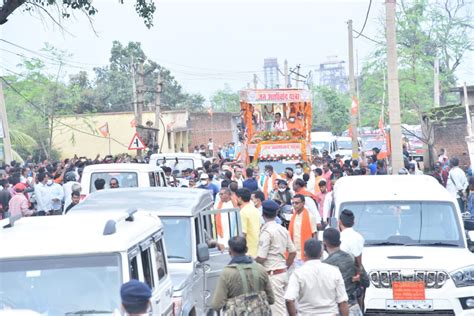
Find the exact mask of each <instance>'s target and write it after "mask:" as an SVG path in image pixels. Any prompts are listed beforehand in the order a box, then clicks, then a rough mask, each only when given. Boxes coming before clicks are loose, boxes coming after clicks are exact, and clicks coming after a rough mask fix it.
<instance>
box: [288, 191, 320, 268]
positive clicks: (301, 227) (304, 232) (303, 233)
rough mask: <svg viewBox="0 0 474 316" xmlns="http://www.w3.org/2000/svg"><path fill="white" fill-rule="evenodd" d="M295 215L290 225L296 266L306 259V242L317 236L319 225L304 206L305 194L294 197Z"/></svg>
mask: <svg viewBox="0 0 474 316" xmlns="http://www.w3.org/2000/svg"><path fill="white" fill-rule="evenodd" d="M292 204H293V209H294V212H293V216H292V217H291V220H290V225H289V226H288V232H289V233H290V237H291V240H292V241H293V243H294V244H295V247H296V260H295V263H296V266H297V267H298V266H300V265H301V264H302V263H303V259H304V251H303V250H304V243H305V241H306V240H308V239H310V238H312V237H316V236H317V226H316V221H315V220H314V217H313V216H311V214H310V212H309V211H308V209H307V208H306V207H305V206H304V204H305V196H304V195H302V194H296V195H295V196H294V197H293V202H292Z"/></svg>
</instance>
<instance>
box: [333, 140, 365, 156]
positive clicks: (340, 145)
mask: <svg viewBox="0 0 474 316" xmlns="http://www.w3.org/2000/svg"><path fill="white" fill-rule="evenodd" d="M357 144H358V147H359V155H360V154H361V152H362V140H361V138H360V137H358V140H357ZM337 154H339V155H341V159H342V161H346V160H352V138H351V137H345V136H341V137H337Z"/></svg>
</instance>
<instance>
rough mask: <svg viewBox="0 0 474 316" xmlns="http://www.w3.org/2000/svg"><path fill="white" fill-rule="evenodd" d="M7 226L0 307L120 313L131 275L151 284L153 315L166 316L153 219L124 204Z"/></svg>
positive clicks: (0, 234)
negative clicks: (123, 289)
mask: <svg viewBox="0 0 474 316" xmlns="http://www.w3.org/2000/svg"><path fill="white" fill-rule="evenodd" d="M11 223H12V221H11V219H5V220H2V221H1V222H0V244H1V245H2V246H1V248H2V251H0V280H1V281H0V311H2V310H8V311H9V312H12V310H13V311H15V310H22V311H29V312H30V313H33V312H36V313H38V315H86V314H87V315H97V314H100V315H121V313H120V305H121V299H120V287H121V285H122V284H123V283H125V282H128V281H129V280H131V279H137V280H140V281H142V282H145V283H147V284H148V285H149V286H150V288H151V289H152V297H151V304H152V309H153V315H166V316H168V315H173V300H172V294H173V286H172V283H171V278H170V274H169V272H168V261H167V255H166V249H165V245H164V240H163V226H162V224H161V221H160V219H159V218H158V217H156V216H154V215H150V214H148V213H141V212H136V210H128V211H125V209H124V211H123V212H115V213H100V212H97V213H93V214H68V216H42V217H26V218H21V219H19V220H17V221H15V222H13V225H11ZM8 226H12V227H8ZM22 315H28V314H22Z"/></svg>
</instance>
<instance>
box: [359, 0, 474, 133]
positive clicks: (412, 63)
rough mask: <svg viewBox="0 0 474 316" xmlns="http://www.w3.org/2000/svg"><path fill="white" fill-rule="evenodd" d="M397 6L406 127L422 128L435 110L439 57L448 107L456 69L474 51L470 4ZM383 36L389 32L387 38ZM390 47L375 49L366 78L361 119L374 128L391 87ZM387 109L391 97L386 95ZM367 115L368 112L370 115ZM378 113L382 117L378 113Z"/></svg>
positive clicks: (418, 0) (421, 1)
mask: <svg viewBox="0 0 474 316" xmlns="http://www.w3.org/2000/svg"><path fill="white" fill-rule="evenodd" d="M399 3H400V5H399V6H398V7H397V9H398V12H397V43H398V47H397V51H398V62H399V66H398V72H399V82H400V105H401V110H402V112H401V114H402V122H404V123H408V124H420V122H421V113H422V112H424V111H426V110H428V109H430V108H431V107H432V106H433V86H434V80H433V67H434V63H435V59H436V57H438V58H439V69H440V86H441V92H442V100H441V102H442V103H446V102H447V94H446V93H445V92H446V91H447V90H448V89H449V88H451V87H452V86H453V85H455V84H456V77H455V70H456V69H457V68H458V67H459V65H461V64H462V62H463V56H464V55H465V54H466V52H468V51H472V50H473V48H474V46H473V40H472V39H471V38H470V32H472V29H473V28H474V23H473V20H472V16H471V13H470V11H469V10H468V2H466V1H463V0H459V1H448V0H443V1H441V0H434V1H429V0H415V1H407V0H401V1H400V2H399ZM382 34H383V33H382ZM384 72H386V50H385V44H384V43H381V44H380V45H379V46H377V47H376V48H375V50H374V51H373V52H372V54H371V56H370V57H369V58H368V60H367V61H366V63H365V64H364V66H363V69H362V74H361V85H360V94H361V114H362V115H361V117H362V118H363V120H364V123H368V124H369V125H372V126H374V125H375V124H376V121H377V120H378V116H379V115H380V109H381V104H382V102H383V94H384V90H385V87H384V86H383V82H384V79H383V78H384ZM384 103H385V104H387V94H385V102H384ZM364 111H365V112H364ZM373 111H375V112H377V113H374V112H373Z"/></svg>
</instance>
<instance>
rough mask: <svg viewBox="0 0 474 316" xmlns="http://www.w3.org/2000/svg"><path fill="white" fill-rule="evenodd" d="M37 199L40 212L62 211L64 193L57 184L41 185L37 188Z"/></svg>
mask: <svg viewBox="0 0 474 316" xmlns="http://www.w3.org/2000/svg"><path fill="white" fill-rule="evenodd" d="M35 197H36V201H37V203H38V207H37V208H38V211H45V212H48V211H51V210H55V211H57V210H60V209H61V203H62V200H63V198H64V191H63V188H62V187H61V186H60V185H59V184H57V183H53V184H51V185H47V184H42V183H39V184H37V185H36V186H35ZM53 199H55V201H53Z"/></svg>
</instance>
